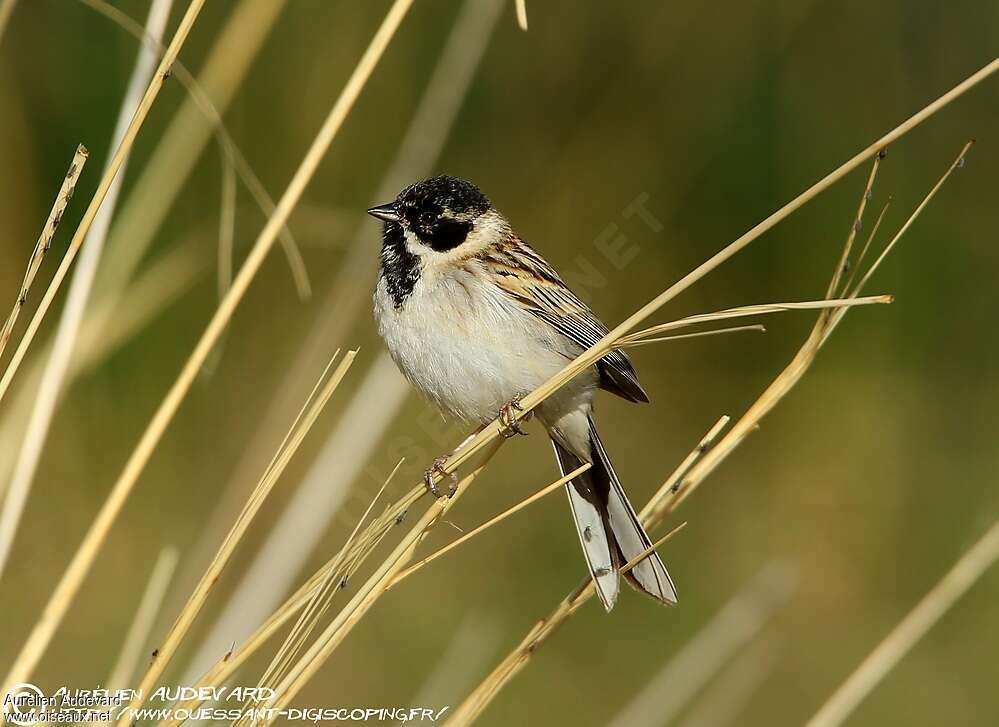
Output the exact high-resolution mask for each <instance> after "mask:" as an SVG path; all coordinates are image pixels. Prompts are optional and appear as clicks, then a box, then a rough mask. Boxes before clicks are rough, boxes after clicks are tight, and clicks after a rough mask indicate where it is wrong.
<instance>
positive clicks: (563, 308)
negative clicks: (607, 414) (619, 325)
mask: <svg viewBox="0 0 999 727" xmlns="http://www.w3.org/2000/svg"><path fill="white" fill-rule="evenodd" d="M483 263H484V264H485V265H486V267H487V268H488V270H489V272H490V273H492V275H491V277H492V279H493V280H494V281H495V283H496V285H497V286H498V287H499V288H500V289H501V290H502V291H503V292H505V293H506V294H507V295H509V296H510V297H511V298H513V299H514V300H516V301H517V302H518V303H519V304H520V305H521V306H523V307H524V308H525V309H526V310H528V311H529V312H531V313H532V314H534V315H536V316H537V317H538V318H541V319H542V320H544V321H545V322H546V323H548V325H550V326H551V327H552V328H554V329H555V330H556V331H558V332H559V333H561V334H562V335H563V336H565V337H566V338H568V339H569V340H570V341H573V342H574V343H575V344H576V345H578V346H580V347H581V348H583V349H587V348H589V347H590V346H592V345H593V344H595V343H596V342H597V341H599V340H600V339H601V338H603V337H604V336H605V335H607V326H605V325H604V324H603V323H601V322H600V319H599V318H597V317H596V316H595V315H594V314H593V311H591V310H590V309H589V307H588V306H587V305H586V304H585V303H584V302H583V301H581V300H580V299H579V298H578V297H577V296H576V295H575V294H574V293H573V292H572V291H571V290H569V287H568V286H567V285H566V284H565V282H564V281H563V280H562V278H560V277H559V275H558V273H556V272H555V270H554V268H552V266H551V265H549V264H548V263H547V262H546V261H545V259H544V258H542V257H541V256H540V255H538V253H537V252H535V251H534V250H533V249H531V247H530V246H528V245H527V243H525V242H524V241H523V240H520V239H517V238H511V239H509V240H507V241H506V242H505V243H504V244H502V245H498V246H495V247H493V248H491V249H490V251H489V252H488V253H487V254H486V255H485V256H484V257H483ZM597 370H598V372H599V374H600V387H601V388H602V389H606V390H607V391H610V392H612V393H614V394H617V395H618V396H620V397H622V398H624V399H627V400H628V401H635V402H647V401H648V400H649V396H648V394H646V393H645V390H644V389H642V385H641V384H640V383H638V374H637V373H636V372H635V367H634V366H633V365H632V363H631V359H629V358H628V356H627V355H626V354H625V353H624V352H622V351H616V350H615V351H611V352H610V353H608V354H606V355H605V356H604V357H603V358H601V359H600V361H598V362H597Z"/></svg>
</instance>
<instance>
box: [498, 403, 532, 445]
mask: <svg viewBox="0 0 999 727" xmlns="http://www.w3.org/2000/svg"><path fill="white" fill-rule="evenodd" d="M520 399H521V397H519V396H515V397H514V398H513V399H511V400H510V403H508V404H504V405H503V406H502V407H500V410H499V422H500V434H502V435H503V436H504V437H506V438H507V439H509V438H510V437H513V436H516V435H517V434H523V435H524V436H527V432H525V431H524V430H523V428H522V427H521V426H520V420H518V419H517V414H516V412H522V411H524V408H523V407H522V406H521V405H520ZM530 416H531V414H530V413H528V414H527V416H525V417H523V421H527V420H528V419H529V418H530Z"/></svg>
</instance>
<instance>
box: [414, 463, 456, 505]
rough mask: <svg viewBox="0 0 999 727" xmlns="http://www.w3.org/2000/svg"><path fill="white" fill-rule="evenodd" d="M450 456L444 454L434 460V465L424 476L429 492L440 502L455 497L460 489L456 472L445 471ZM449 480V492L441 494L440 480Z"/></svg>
mask: <svg viewBox="0 0 999 727" xmlns="http://www.w3.org/2000/svg"><path fill="white" fill-rule="evenodd" d="M449 458H450V455H447V454H442V455H441V456H440V457H438V458H437V459H435V460H434V463H433V464H432V465H431V466H430V469H428V470H427V471H426V472H425V473H424V474H423V482H424V484H425V485H426V486H427V492H429V493H430V494H431V495H433V496H434V497H436V498H437V499H438V500H439V499H440V498H442V497H445V496H446V497H451V496H452V495H454V493H455V491H456V490H457V489H458V475H456V474H455V473H454V472H447V471H446V470H445V469H444V464H445V463H446V462H447V461H448V459H449ZM445 479H446V480H449V481H450V483H451V484H450V485H449V486H448V488H447V492H446V493H443V492H441V489H440V487H439V486H438V485H439V483H438V480H445Z"/></svg>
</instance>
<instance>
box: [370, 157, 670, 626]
mask: <svg viewBox="0 0 999 727" xmlns="http://www.w3.org/2000/svg"><path fill="white" fill-rule="evenodd" d="M368 214H370V215H372V216H374V217H377V218H378V219H380V220H383V221H384V223H385V224H384V231H383V237H382V250H381V271H380V273H379V276H378V283H377V285H376V287H375V294H374V304H375V318H376V319H377V321H378V331H379V333H380V334H381V336H382V338H383V339H384V340H385V344H386V345H387V346H388V350H389V353H390V354H391V356H392V358H393V360H394V361H395V363H396V365H398V367H399V368H400V369H401V371H402V373H403V375H405V377H406V378H407V379H408V380H409V381H410V383H411V384H412V385H413V386H415V387H416V388H417V389H419V390H420V391H421V392H423V393H424V394H425V395H427V396H428V397H429V398H430V399H431V400H432V401H433V402H434V403H435V404H436V405H437V406H438V408H440V409H441V410H442V411H443V412H444V413H445V414H447V415H451V416H453V417H456V418H459V419H463V420H466V421H470V422H473V423H476V424H479V425H480V427H484V426H485V425H486V424H488V423H489V422H490V421H492V420H493V419H495V418H496V417H497V415H499V417H500V421H501V423H502V424H503V426H504V434H505V435H507V436H512V435H513V434H514V433H523V432H522V430H521V429H520V427H519V423H518V421H517V419H516V418H515V414H514V412H515V411H516V410H520V404H519V402H520V399H521V398H522V397H523V396H525V395H526V394H528V393H529V392H531V391H533V390H534V389H535V388H537V387H538V386H539V385H541V384H542V383H544V382H545V381H547V380H548V379H549V378H551V377H552V376H553V375H555V374H556V373H558V372H559V371H561V370H562V369H563V368H564V367H565V365H566V364H567V363H568V362H569V361H571V360H572V359H574V358H575V357H576V356H578V355H579V354H580V353H582V352H583V351H584V350H585V349H587V348H589V347H590V346H592V345H593V344H594V343H596V342H597V341H599V340H600V339H601V338H603V336H604V335H605V334H606V333H607V327H606V326H604V324H603V323H601V322H600V320H599V319H598V318H597V317H596V316H595V315H594V314H593V312H592V311H591V310H590V309H589V308H588V307H587V306H586V304H585V303H583V302H582V301H581V300H580V299H579V298H578V297H576V295H574V294H573V292H572V291H571V290H569V288H568V286H566V284H565V282H564V281H563V280H562V278H561V277H559V275H558V273H556V272H555V270H554V269H553V268H552V266H551V265H549V264H548V263H547V262H545V260H544V259H543V258H542V257H541V256H540V255H539V254H538V253H537V252H535V251H534V250H533V249H532V248H531V247H530V246H529V245H528V244H527V243H526V242H524V240H522V239H521V238H520V237H519V236H518V235H517V234H516V233H515V232H514V231H513V229H512V228H511V226H510V223H509V222H507V220H506V218H504V217H503V215H502V214H500V213H499V212H498V211H497V210H496V209H495V208H494V207H493V206H492V204H491V203H490V202H489V200H488V199H487V198H486V196H485V195H484V194H483V193H482V192H481V191H480V190H479V188H478V187H476V186H475V185H474V184H471V183H470V182H466V181H464V180H461V179H458V178H456V177H449V176H438V177H433V178H431V179H427V180H425V181H422V182H418V183H416V184H413V185H411V186H409V187H407V188H406V189H404V190H403V191H402V192H400V193H399V195H398V196H397V197H396V199H395V201H393V202H389V203H388V204H383V205H379V206H377V207H372V208H371V209H369V210H368ZM597 389H604V390H606V391H610V392H612V393H614V394H617V395H618V396H621V397H623V398H625V399H627V400H628V401H632V402H647V401H648V400H649V397H648V395H647V394H646V393H645V391H644V390H643V389H642V386H641V384H639V383H638V376H637V374H636V373H635V369H634V367H633V366H632V364H631V361H630V360H629V359H628V357H627V356H626V355H625V354H624V353H623V352H621V351H612V352H610V353H608V354H606V355H605V356H604V357H603V358H602V359H600V360H599V361H598V362H597V363H596V365H594V366H593V367H591V368H590V369H587V370H586V371H584V372H582V373H581V374H579V375H578V376H577V377H576V378H575V379H573V380H572V381H570V382H569V383H567V384H566V385H565V386H563V387H562V388H561V389H559V390H558V391H556V392H555V393H554V394H552V395H551V396H550V397H548V398H547V399H546V400H545V401H544V402H542V403H541V404H539V405H538V406H537V407H536V409H535V412H534V413H536V414H537V417H538V419H539V420H540V421H541V423H542V424H543V425H544V427H545V429H546V430H547V431H548V435H549V436H550V437H551V441H552V445H553V446H554V448H555V457H556V459H557V460H558V466H559V469H560V470H561V471H562V474H563V475H565V474H567V473H569V472H572V471H573V470H575V469H577V468H578V467H580V466H581V465H582V464H584V463H586V462H591V463H592V467H591V468H590V469H589V470H587V471H586V472H584V473H582V474H581V475H579V476H578V477H576V478H575V479H573V480H572V481H571V482H570V483H569V484H567V485H566V491H567V492H568V494H569V504H570V506H571V508H572V515H573V518H574V519H575V522H576V529H577V531H578V532H579V539H580V542H581V543H582V546H583V553H584V554H585V556H586V563H587V566H588V567H589V570H590V574H591V576H592V578H593V582H594V585H595V586H596V592H597V594H598V596H599V597H600V600H601V602H602V603H603V605H604V608H606V609H607V610H608V611H610V610H611V608H613V606H614V603H615V602H616V601H617V596H618V592H619V588H620V585H619V584H620V580H619V575H620V569H621V567H622V566H623V565H625V564H626V563H628V562H629V561H630V560H632V559H634V558H636V557H638V556H639V555H641V554H642V553H644V552H646V551H647V550H649V549H650V548H651V546H652V543H651V541H650V539H649V536H648V534H647V533H646V532H645V530H644V528H643V527H642V525H641V523H640V522H639V520H638V516H637V515H636V514H635V509H634V508H633V507H632V505H631V503H630V502H629V501H628V498H627V496H626V495H625V494H624V490H623V489H622V488H621V483H620V481H619V480H618V477H617V475H616V474H615V472H614V468H613V467H612V466H611V463H610V459H608V457H607V452H606V451H605V450H604V446H603V444H602V443H601V441H600V437H599V436H598V435H597V430H596V427H595V426H594V422H593V397H594V395H595V393H596V390H597ZM446 459H447V457H440V458H438V459H437V460H436V461H435V463H434V467H432V468H431V469H430V470H428V471H427V484H428V488H429V489H430V490H431V492H432V493H433V494H434V495H435V496H438V497H440V496H441V494H442V493H441V492H440V491H439V490H438V489H437V487H436V485H435V484H434V474H440V473H442V470H441V465H442V464H443V462H444V461H446ZM454 482H456V480H452V488H453V487H454ZM625 577H626V578H627V579H628V581H629V582H630V583H631V584H632V585H633V586H635V587H636V588H637V589H638V590H640V591H644V592H645V593H648V594H649V595H651V596H652V597H653V598H655V599H657V600H659V601H661V602H663V603H671V604H672V603H676V589H675V588H674V586H673V582H672V580H671V579H670V577H669V574H668V573H667V572H666V567H665V566H664V565H663V562H662V559H661V558H660V557H659V554H658V553H656V552H655V551H652V552H651V553H650V554H649V555H648V556H647V557H645V558H644V559H643V560H642V561H640V562H639V563H638V565H636V566H635V567H634V568H633V569H632V570H631V571H630V572H628V573H627V574H625Z"/></svg>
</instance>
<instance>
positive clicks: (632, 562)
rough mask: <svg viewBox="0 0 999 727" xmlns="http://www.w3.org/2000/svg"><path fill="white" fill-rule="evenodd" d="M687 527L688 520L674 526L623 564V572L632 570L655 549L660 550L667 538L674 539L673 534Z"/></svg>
mask: <svg viewBox="0 0 999 727" xmlns="http://www.w3.org/2000/svg"><path fill="white" fill-rule="evenodd" d="M685 527H687V521H686V520H684V521H683V522H682V523H680V524H679V525H677V526H676V527H674V528H673V529H672V530H670V531H669V532H668V533H666V534H665V535H663V536H662V537H661V538H659V539H658V540H656V541H654V542H653V543H652V545H650V546H649V547H648V548H646V549H645V550H643V551H642V552H641V553H639V554H638V555H636V556H635V557H634V558H632V559H631V560H629V561H628V562H627V563H625V564H624V565H623V566H621V569H620V570H621V573H622V574H624V573H627V572H628V571H630V570H631V569H632V568H634V567H635V566H636V565H638V564H639V563H641V562H642V561H643V560H645V559H646V558H648V557H649V556H650V555H652V554H653V553H654V552H655V551H657V550H659V546H660V545H662V544H663V543H665V542H666V541H667V540H672V538H673V536H674V535H676V534H677V533H678V532H680V531H681V530H683V529H684V528H685Z"/></svg>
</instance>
